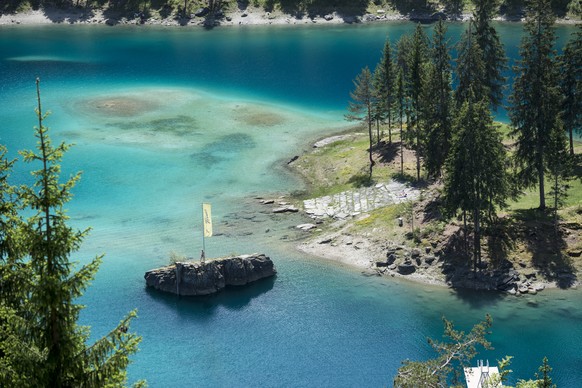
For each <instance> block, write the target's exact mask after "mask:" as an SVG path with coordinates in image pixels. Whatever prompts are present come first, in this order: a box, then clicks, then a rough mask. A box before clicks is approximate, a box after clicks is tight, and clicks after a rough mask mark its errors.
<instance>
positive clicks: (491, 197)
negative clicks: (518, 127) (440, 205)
mask: <svg viewBox="0 0 582 388" xmlns="http://www.w3.org/2000/svg"><path fill="white" fill-rule="evenodd" d="M488 105H489V104H488V102H487V101H486V99H485V98H484V99H482V100H481V101H480V102H473V97H470V98H468V100H467V101H465V102H464V103H463V105H462V106H461V109H460V110H459V113H458V115H457V117H456V119H455V122H454V129H453V133H454V136H453V142H452V145H451V152H450V156H449V159H448V160H447V166H446V171H447V174H446V175H445V189H444V193H445V198H446V205H447V208H448V209H449V211H450V212H452V213H454V212H456V211H457V209H461V210H463V211H466V212H468V213H469V214H470V215H471V216H472V219H473V231H474V246H473V269H474V270H475V271H476V269H477V267H478V265H479V264H480V263H481V225H482V224H484V223H485V222H486V219H485V217H484V215H485V214H494V212H493V210H494V209H495V207H496V206H503V205H505V201H506V199H507V197H508V195H509V187H508V179H507V174H506V168H505V167H506V166H505V161H506V155H505V149H504V148H503V144H502V143H501V135H500V134H499V132H498V131H497V129H496V128H495V126H494V125H493V119H492V117H491V115H490V111H489V106H488Z"/></svg>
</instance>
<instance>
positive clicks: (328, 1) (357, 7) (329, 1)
mask: <svg viewBox="0 0 582 388" xmlns="http://www.w3.org/2000/svg"><path fill="white" fill-rule="evenodd" d="M526 1H527V0H503V1H501V2H500V4H499V8H498V9H497V10H496V14H497V16H498V17H501V18H506V19H511V20H520V19H522V18H523V17H524V16H525V11H524V9H525V6H526ZM551 6H552V10H553V12H554V14H555V15H556V16H557V17H559V18H575V19H579V18H580V14H581V12H582V2H581V1H580V0H552V1H551ZM473 7H474V6H473V2H472V1H470V0H6V1H4V2H2V5H1V6H0V15H2V14H14V13H23V12H28V11H30V10H38V9H46V8H57V9H65V10H67V9H71V8H76V9H85V10H87V9H89V10H107V11H111V12H117V13H120V14H136V13H138V14H144V15H146V16H160V17H162V18H167V17H171V16H182V17H193V16H204V17H211V18H222V17H225V15H228V14H230V13H234V12H238V11H245V10H247V9H256V10H261V11H264V12H269V13H271V12H279V13H282V14H287V15H292V16H294V17H304V16H307V17H315V16H324V15H326V14H332V13H334V12H335V13H337V14H340V15H343V16H363V15H365V14H368V13H372V14H375V13H381V14H387V15H390V14H394V15H403V16H407V17H410V18H414V17H415V16H425V17H426V16H434V17H437V18H438V17H447V18H449V19H457V18H459V17H460V16H461V15H462V14H469V13H471V12H472V10H473Z"/></svg>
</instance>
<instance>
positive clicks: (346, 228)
mask: <svg viewBox="0 0 582 388" xmlns="http://www.w3.org/2000/svg"><path fill="white" fill-rule="evenodd" d="M342 139H343V138H342V137H341V136H333V137H329V138H326V139H323V140H320V141H319V142H317V143H315V145H314V149H317V148H320V147H326V146H328V145H331V144H333V143H334V142H337V141H340V140H342ZM314 152H315V151H314ZM303 158H304V157H297V159H296V160H297V161H294V162H293V163H292V164H291V166H293V165H295V166H296V168H297V167H298V165H297V163H301V161H302V159H303ZM328 163H330V162H329V161H328ZM439 195H440V194H439V191H438V189H431V188H428V187H427V188H424V189H423V190H422V193H421V192H420V190H419V189H418V188H414V187H411V186H409V185H407V184H404V183H400V182H395V181H388V182H379V183H376V184H375V185H374V186H371V187H362V188H359V189H358V188H355V189H352V190H350V191H345V192H341V193H339V194H335V195H331V196H323V197H318V198H311V199H307V200H304V201H303V203H302V206H299V207H300V208H301V210H302V213H303V214H304V215H306V216H309V217H310V218H312V219H313V222H312V223H303V224H300V225H297V229H299V230H302V231H303V232H304V237H305V239H304V240H303V241H301V242H300V243H299V244H298V245H297V248H298V249H299V250H300V251H302V252H305V253H308V254H310V255H313V256H317V257H321V258H325V259H328V260H332V261H336V262H340V263H343V264H346V265H350V266H354V267H357V268H360V269H361V270H362V271H363V272H364V273H368V274H377V275H379V276H390V277H400V278H403V279H409V280H411V281H415V282H420V283H425V284H432V285H440V286H444V287H450V288H467V289H477V290H490V291H499V292H505V293H508V294H512V295H521V294H536V293H538V292H540V291H542V290H544V289H546V288H574V287H576V286H577V285H578V284H579V279H578V277H577V276H576V272H577V271H576V268H575V266H573V265H570V264H569V263H570V262H569V260H568V259H567V257H566V258H564V259H563V260H562V261H563V262H562V261H558V262H556V261H554V262H553V264H551V265H550V266H543V265H540V264H539V260H540V257H541V256H540V254H541V253H542V252H546V251H547V249H548V247H547V246H546V245H547V244H545V242H544V241H545V240H544V239H542V238H539V236H541V235H543V234H544V233H546V231H543V230H541V229H539V228H540V226H539V225H526V224H524V225H521V226H519V227H518V226H513V229H512V231H513V234H514V235H515V236H514V238H516V240H514V241H513V242H512V244H515V245H516V246H517V245H519V244H525V246H522V247H521V248H517V251H515V252H505V254H495V253H491V252H490V253H491V254H485V255H484V259H483V261H482V263H480V265H479V268H477V269H476V270H475V269H474V268H473V267H472V266H471V263H472V259H471V256H470V252H469V250H468V249H467V247H468V246H472V244H473V242H472V240H471V239H470V238H471V237H469V240H467V237H466V236H465V235H464V233H463V229H462V225H461V224H459V223H458V222H454V221H453V222H450V223H448V224H446V225H442V226H440V227H437V229H435V231H434V232H428V231H427V234H428V237H427V235H426V234H425V237H424V238H422V241H413V240H414V239H412V237H411V236H410V234H411V226H412V225H414V227H416V228H419V229H418V231H419V232H420V230H421V229H423V230H426V229H429V230H430V228H434V227H435V226H434V225H431V224H430V220H434V219H437V218H438V217H439V216H438V214H437V213H438V210H437V209H436V208H435V207H434V203H438V202H439ZM410 201H413V206H411V205H409V210H408V211H407V212H410V211H411V210H410V207H412V208H413V209H414V210H413V213H414V214H413V215H412V214H408V215H407V218H410V217H413V218H414V220H415V221H414V224H411V223H410V220H407V219H403V218H402V215H403V214H402V210H403V208H399V210H395V211H394V212H384V213H381V214H384V215H383V216H382V217H381V221H380V223H379V224H375V223H374V222H373V221H371V222H370V221H368V219H369V217H371V215H370V213H371V212H374V211H375V210H376V209H378V210H380V211H382V209H383V208H384V209H385V208H388V207H390V206H392V207H394V206H398V204H400V203H403V202H410ZM263 203H266V202H263ZM386 215H389V216H388V217H389V218H386ZM373 217H374V216H372V218H373ZM426 220H429V221H428V223H427V221H426ZM358 225H368V226H366V227H358ZM550 226H551V225H550ZM441 228H442V229H441ZM562 228H563V230H564V233H565V235H566V236H572V237H575V236H577V235H578V233H579V231H578V228H579V225H578V224H575V225H574V224H572V225H570V224H568V223H563V225H562ZM548 233H549V232H548ZM573 241H574V240H573ZM573 246H576V243H575V242H573ZM527 247H529V248H527ZM487 249H493V248H486V250H487ZM527 249H531V250H533V251H535V252H536V255H537V260H538V262H537V263H534V262H533V261H532V260H531V258H530V259H528V258H527V254H526V250H527ZM579 251H580V250H572V249H570V250H568V251H567V255H568V256H571V257H578V256H581V254H580V252H579ZM520 254H521V255H522V256H520V257H521V258H516V257H518V255H520ZM532 254H533V253H532ZM492 256H495V257H492ZM553 260H555V259H553ZM560 263H561V264H560Z"/></svg>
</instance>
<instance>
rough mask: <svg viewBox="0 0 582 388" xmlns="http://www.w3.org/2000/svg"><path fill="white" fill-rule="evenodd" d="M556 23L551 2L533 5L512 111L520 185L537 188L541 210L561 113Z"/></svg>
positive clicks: (537, 1)
mask: <svg viewBox="0 0 582 388" xmlns="http://www.w3.org/2000/svg"><path fill="white" fill-rule="evenodd" d="M554 19H555V17H554V15H553V14H552V10H551V7H550V1H549V0H532V1H531V2H530V6H529V9H528V13H527V21H526V23H525V36H524V37H523V39H522V43H521V47H520V55H521V59H520V61H519V62H518V65H517V66H516V67H515V68H514V71H515V73H516V74H517V77H516V79H515V82H514V84H513V94H512V95H511V97H510V102H511V106H510V109H509V116H510V119H511V124H512V126H513V131H512V135H513V136H514V137H516V138H517V142H516V151H515V157H514V160H515V166H516V172H517V174H516V176H517V181H518V183H519V185H520V187H523V188H529V187H535V186H536V185H537V187H538V189H539V203H540V204H539V209H540V210H544V209H545V208H546V197H545V181H544V179H545V174H546V171H547V168H548V161H549V159H550V158H552V154H551V153H550V147H549V143H550V138H551V133H552V131H553V130H554V129H555V126H556V125H558V116H559V113H560V92H559V89H558V79H557V71H556V70H557V66H556V65H557V63H556V58H555V52H554V41H555V32H554ZM554 151H555V150H554Z"/></svg>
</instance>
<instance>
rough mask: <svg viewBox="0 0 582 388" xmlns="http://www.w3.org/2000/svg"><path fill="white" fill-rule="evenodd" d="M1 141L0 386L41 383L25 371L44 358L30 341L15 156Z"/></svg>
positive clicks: (27, 282)
mask: <svg viewBox="0 0 582 388" xmlns="http://www.w3.org/2000/svg"><path fill="white" fill-rule="evenodd" d="M7 153H8V150H7V149H6V147H4V146H2V145H0V386H1V387H25V386H40V385H41V383H42V381H40V380H38V379H35V378H33V377H32V376H30V374H29V375H27V374H26V371H27V370H34V369H35V368H37V365H38V364H39V363H42V362H43V361H44V359H45V357H44V356H45V355H44V354H43V352H41V351H40V350H39V349H38V347H36V346H35V344H34V343H32V342H31V341H30V336H29V335H28V333H29V332H30V331H29V330H28V327H29V326H28V323H29V319H30V315H29V314H28V303H27V300H28V297H29V294H30V292H27V290H28V289H29V285H30V279H31V278H32V276H33V274H32V273H31V271H30V265H29V264H28V263H27V262H26V261H24V260H22V259H23V256H24V250H23V238H22V233H21V231H22V219H21V218H20V216H19V214H18V211H20V210H22V209H21V203H20V201H19V198H18V197H17V193H16V189H15V187H14V186H12V185H10V183H9V178H10V174H11V172H12V169H13V166H14V163H15V160H8V159H7Z"/></svg>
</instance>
